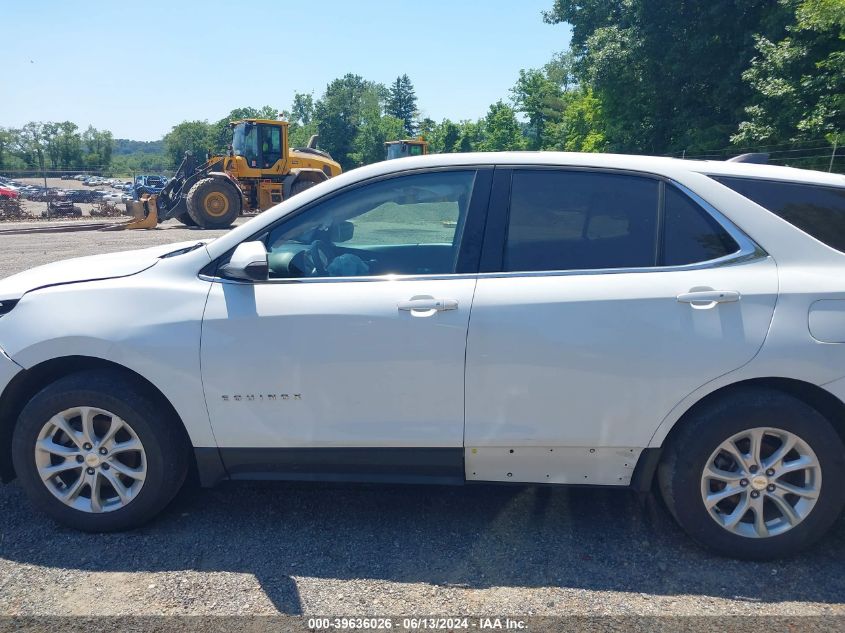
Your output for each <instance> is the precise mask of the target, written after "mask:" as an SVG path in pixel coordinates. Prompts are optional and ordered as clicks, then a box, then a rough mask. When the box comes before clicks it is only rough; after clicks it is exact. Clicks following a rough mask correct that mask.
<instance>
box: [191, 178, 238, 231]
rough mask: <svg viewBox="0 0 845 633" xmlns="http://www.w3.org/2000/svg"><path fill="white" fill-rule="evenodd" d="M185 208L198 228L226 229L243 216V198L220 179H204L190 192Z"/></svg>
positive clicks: (195, 184)
mask: <svg viewBox="0 0 845 633" xmlns="http://www.w3.org/2000/svg"><path fill="white" fill-rule="evenodd" d="M185 206H186V207H187V208H188V215H189V216H190V217H191V219H192V220H193V221H194V222H196V224H197V226H201V227H202V228H204V229H225V228H227V227H229V226H231V225H232V223H233V222H234V221H235V220H237V219H238V216H239V215H240V214H241V197H240V194H238V193H237V192H236V191H235V188H234V187H233V186H232V185H230V184H228V183H227V182H224V181H223V180H221V179H220V178H203V179H202V180H198V181H197V182H195V183H194V185H193V186H192V187H191V189H190V190H189V191H188V196H187V199H186V200H185Z"/></svg>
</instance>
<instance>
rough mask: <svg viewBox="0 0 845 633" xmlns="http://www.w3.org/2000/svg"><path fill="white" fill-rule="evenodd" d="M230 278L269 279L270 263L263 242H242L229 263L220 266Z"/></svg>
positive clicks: (221, 270)
mask: <svg viewBox="0 0 845 633" xmlns="http://www.w3.org/2000/svg"><path fill="white" fill-rule="evenodd" d="M220 273H221V274H222V275H223V276H224V277H227V278H228V279H241V280H244V281H267V280H268V279H269V278H270V264H269V263H268V261H267V249H266V248H264V243H263V242H241V243H240V244H238V247H237V248H236V249H235V252H234V253H232V257H231V258H230V259H229V263H228V264H224V265H223V266H222V267H221V268H220Z"/></svg>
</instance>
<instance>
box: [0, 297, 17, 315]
mask: <svg viewBox="0 0 845 633" xmlns="http://www.w3.org/2000/svg"><path fill="white" fill-rule="evenodd" d="M16 305H18V300H17V299H14V300H13V299H6V300H4V301H0V316H3V315H4V314H8V313H9V312H11V311H12V308H14V307H15V306H16Z"/></svg>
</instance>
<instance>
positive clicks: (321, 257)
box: [303, 240, 334, 277]
mask: <svg viewBox="0 0 845 633" xmlns="http://www.w3.org/2000/svg"><path fill="white" fill-rule="evenodd" d="M303 255H304V256H305V268H306V270H307V271H308V273H307V274H308V276H309V277H325V276H326V275H328V267H329V264H330V263H331V261H332V260H333V259H334V255H333V250H332V247H331V246H330V245H329V243H328V242H326V241H325V240H314V241H313V242H311V246H310V247H309V248H308V250H306V251H304V252H303Z"/></svg>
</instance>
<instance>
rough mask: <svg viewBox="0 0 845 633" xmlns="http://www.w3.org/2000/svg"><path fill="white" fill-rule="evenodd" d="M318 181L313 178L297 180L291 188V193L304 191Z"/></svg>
mask: <svg viewBox="0 0 845 633" xmlns="http://www.w3.org/2000/svg"><path fill="white" fill-rule="evenodd" d="M316 184H317V183H316V182H314V181H313V180H297V181H296V182H295V183H293V185H291V188H290V195H291V196H295V195H296V194H298V193H302V192H303V191H305V190H306V189H310V188H311V187H313V186H314V185H316Z"/></svg>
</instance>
